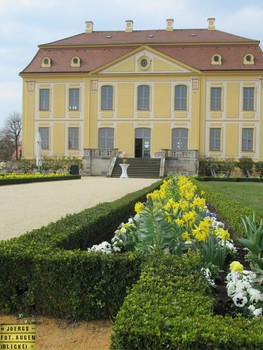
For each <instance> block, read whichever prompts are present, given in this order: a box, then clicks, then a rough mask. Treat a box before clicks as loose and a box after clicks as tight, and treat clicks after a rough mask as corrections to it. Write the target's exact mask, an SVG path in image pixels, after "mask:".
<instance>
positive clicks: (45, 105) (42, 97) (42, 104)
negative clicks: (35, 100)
mask: <svg viewBox="0 0 263 350" xmlns="http://www.w3.org/2000/svg"><path fill="white" fill-rule="evenodd" d="M39 109H40V111H48V110H49V89H40V90H39Z"/></svg>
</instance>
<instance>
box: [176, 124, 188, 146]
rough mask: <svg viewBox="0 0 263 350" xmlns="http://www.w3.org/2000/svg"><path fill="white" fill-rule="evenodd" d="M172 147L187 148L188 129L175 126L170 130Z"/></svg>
mask: <svg viewBox="0 0 263 350" xmlns="http://www.w3.org/2000/svg"><path fill="white" fill-rule="evenodd" d="M172 149H188V129H186V128H175V129H173V130H172Z"/></svg>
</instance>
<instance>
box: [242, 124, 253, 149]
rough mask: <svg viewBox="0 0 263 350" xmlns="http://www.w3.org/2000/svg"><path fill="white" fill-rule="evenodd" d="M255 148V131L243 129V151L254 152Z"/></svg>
mask: <svg viewBox="0 0 263 350" xmlns="http://www.w3.org/2000/svg"><path fill="white" fill-rule="evenodd" d="M253 148H254V129H253V128H243V129H242V151H243V152H247V151H253Z"/></svg>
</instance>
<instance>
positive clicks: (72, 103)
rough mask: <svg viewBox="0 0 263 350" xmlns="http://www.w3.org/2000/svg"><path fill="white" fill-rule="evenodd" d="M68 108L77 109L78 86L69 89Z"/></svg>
mask: <svg viewBox="0 0 263 350" xmlns="http://www.w3.org/2000/svg"><path fill="white" fill-rule="evenodd" d="M69 110H75V111H76V110H79V88H70V89H69Z"/></svg>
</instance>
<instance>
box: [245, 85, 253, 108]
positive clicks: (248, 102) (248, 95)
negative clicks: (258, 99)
mask: <svg viewBox="0 0 263 350" xmlns="http://www.w3.org/2000/svg"><path fill="white" fill-rule="evenodd" d="M254 98H255V88H253V87H244V89H243V110H244V111H254Z"/></svg>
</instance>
